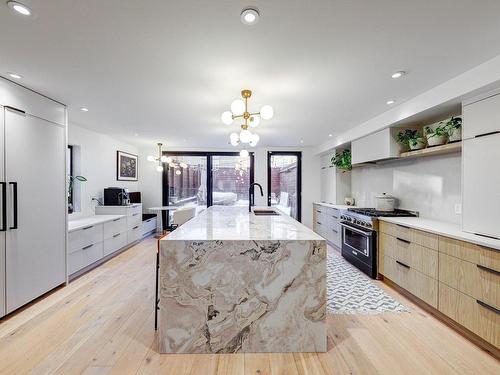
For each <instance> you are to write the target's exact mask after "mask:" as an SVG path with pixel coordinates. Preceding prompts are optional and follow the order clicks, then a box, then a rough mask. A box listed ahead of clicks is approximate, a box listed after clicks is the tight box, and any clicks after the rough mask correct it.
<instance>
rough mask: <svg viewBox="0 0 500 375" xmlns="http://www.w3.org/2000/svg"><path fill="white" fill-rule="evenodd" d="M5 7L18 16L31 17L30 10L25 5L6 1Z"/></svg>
mask: <svg viewBox="0 0 500 375" xmlns="http://www.w3.org/2000/svg"><path fill="white" fill-rule="evenodd" d="M7 6H8V7H9V8H10V9H12V10H13V11H15V12H16V13H18V14H21V15H23V16H31V15H32V12H31V9H30V8H28V7H27V6H26V5H24V4H21V3H18V2H17V1H7Z"/></svg>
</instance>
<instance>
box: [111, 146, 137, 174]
mask: <svg viewBox="0 0 500 375" xmlns="http://www.w3.org/2000/svg"><path fill="white" fill-rule="evenodd" d="M116 179H117V180H118V181H137V155H134V154H129V153H128V152H123V151H116Z"/></svg>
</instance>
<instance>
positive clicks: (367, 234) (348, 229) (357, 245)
mask: <svg viewBox="0 0 500 375" xmlns="http://www.w3.org/2000/svg"><path fill="white" fill-rule="evenodd" d="M340 225H341V226H342V252H344V251H345V252H349V253H351V254H352V255H354V256H355V257H356V258H364V257H366V258H370V256H371V251H372V249H371V244H372V235H373V231H371V230H365V229H363V228H359V227H357V226H353V225H351V224H347V223H344V222H341V223H340ZM366 261H367V259H365V262H366Z"/></svg>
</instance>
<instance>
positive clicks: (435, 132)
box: [424, 125, 448, 138]
mask: <svg viewBox="0 0 500 375" xmlns="http://www.w3.org/2000/svg"><path fill="white" fill-rule="evenodd" d="M424 131H425V135H426V137H427V138H433V137H447V136H448V131H447V129H446V127H445V126H444V125H443V126H441V125H438V127H437V128H435V129H432V128H431V127H430V126H426V127H425V130H424Z"/></svg>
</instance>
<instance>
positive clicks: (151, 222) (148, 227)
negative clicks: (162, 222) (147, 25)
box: [142, 217, 156, 236]
mask: <svg viewBox="0 0 500 375" xmlns="http://www.w3.org/2000/svg"><path fill="white" fill-rule="evenodd" d="M155 229H156V218H155V217H152V218H151V219H148V220H146V221H143V222H142V235H143V236H144V235H146V234H148V233H149V232H151V231H153V230H155Z"/></svg>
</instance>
